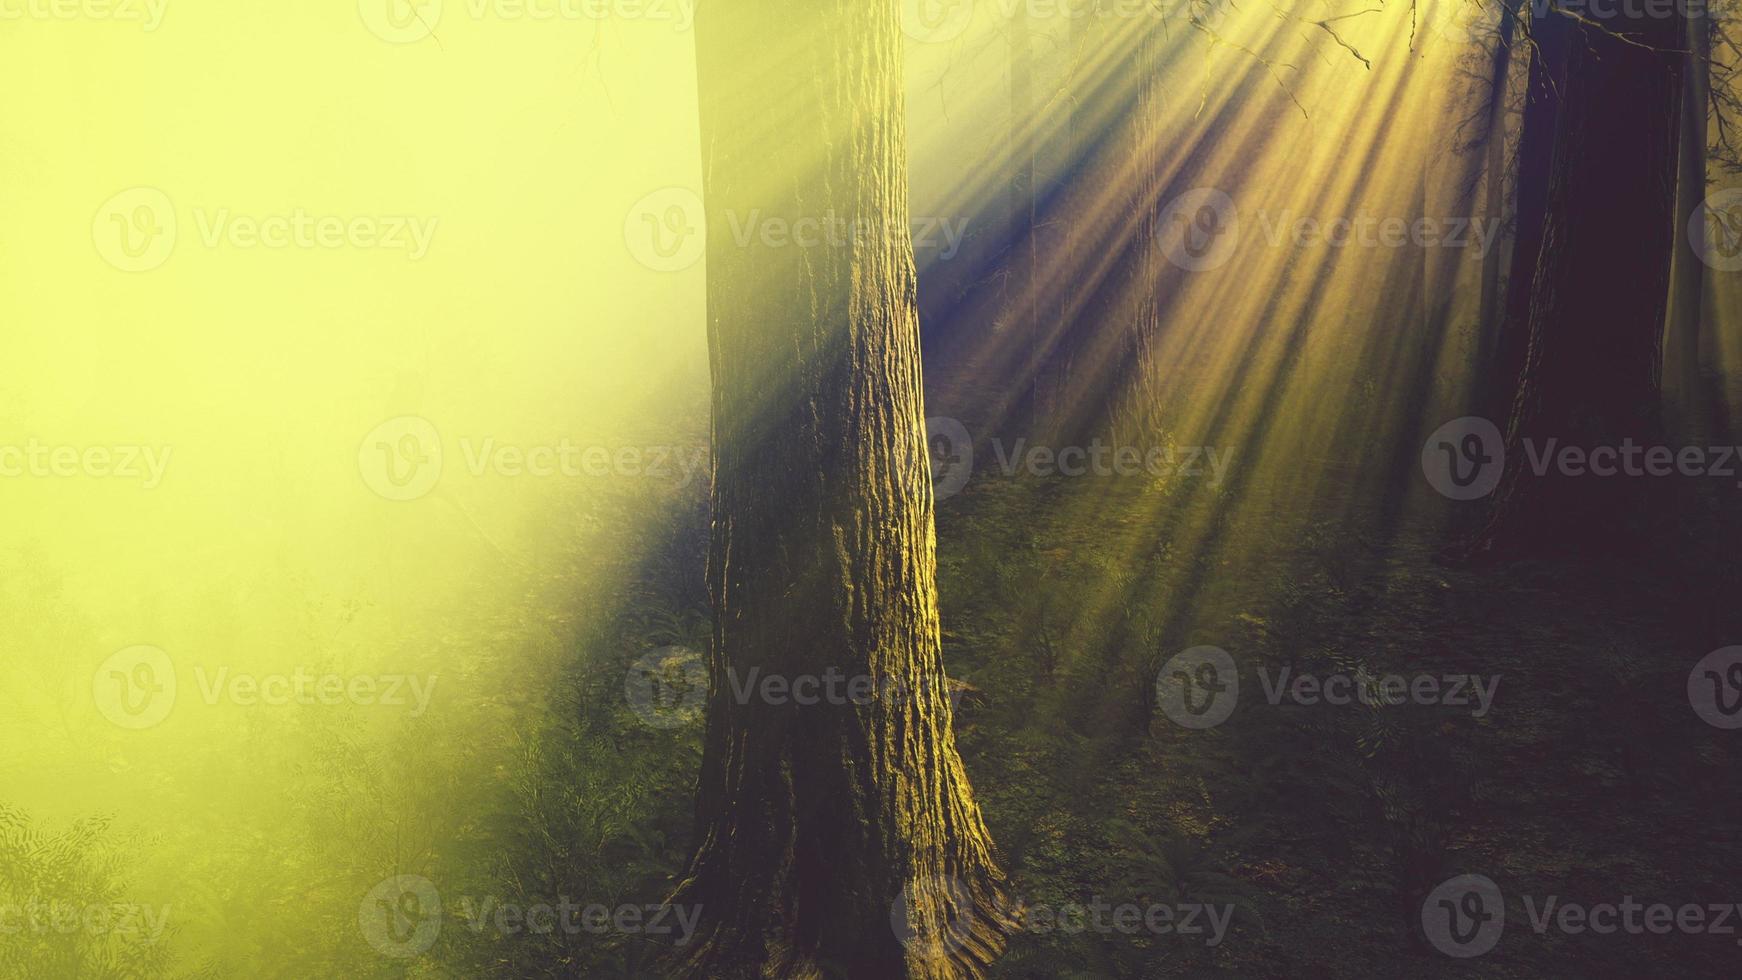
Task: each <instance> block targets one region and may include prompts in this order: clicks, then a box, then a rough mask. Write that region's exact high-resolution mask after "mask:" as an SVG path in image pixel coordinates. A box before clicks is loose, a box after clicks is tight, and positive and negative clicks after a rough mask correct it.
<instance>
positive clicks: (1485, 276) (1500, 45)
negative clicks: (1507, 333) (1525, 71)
mask: <svg viewBox="0 0 1742 980" xmlns="http://www.w3.org/2000/svg"><path fill="white" fill-rule="evenodd" d="M1516 8H1517V4H1516V3H1505V4H1502V5H1501V8H1500V21H1499V23H1498V24H1496V25H1495V34H1494V51H1493V53H1492V55H1491V57H1490V59H1489V63H1488V84H1489V89H1488V105H1487V107H1486V111H1485V112H1484V113H1483V116H1484V123H1483V129H1484V131H1485V132H1484V135H1483V139H1484V140H1485V141H1486V145H1485V146H1484V149H1485V150H1486V151H1487V154H1486V155H1487V161H1486V163H1485V164H1484V166H1483V171H1484V173H1483V183H1484V184H1485V185H1486V187H1485V190H1486V193H1485V196H1486V198H1487V205H1486V207H1485V209H1484V210H1485V212H1486V214H1487V215H1488V218H1489V220H1490V221H1503V220H1505V215H1506V204H1507V201H1506V173H1507V169H1508V168H1507V165H1506V163H1507V161H1506V117H1507V99H1508V96H1509V95H1510V94H1511V91H1512V77H1513V76H1512V66H1513V63H1514V61H1516V60H1517V48H1516V46H1515V45H1514V44H1513V39H1514V38H1515V37H1517V35H1518V18H1519V17H1520V16H1521V12H1520V11H1519V10H1518V9H1516ZM1500 260H1501V250H1500V249H1498V248H1496V249H1491V250H1489V252H1488V254H1487V255H1486V256H1485V257H1484V258H1483V263H1482V311H1481V317H1482V319H1481V321H1480V322H1481V324H1482V328H1483V329H1484V330H1494V329H1496V328H1497V326H1498V321H1499V315H1500V303H1501V298H1502V296H1503V295H1504V294H1503V293H1502V291H1501V290H1502V289H1503V287H1504V286H1505V284H1506V283H1505V277H1504V276H1503V275H1502V274H1501V271H1500Z"/></svg>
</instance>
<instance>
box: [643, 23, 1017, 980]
mask: <svg viewBox="0 0 1742 980" xmlns="http://www.w3.org/2000/svg"><path fill="white" fill-rule="evenodd" d="M695 30H696V48H697V69H698V88H699V90H700V102H701V130H702V133H701V135H702V156H703V168H704V175H703V179H704V194H705V199H706V207H707V222H708V229H707V236H708V252H707V257H708V281H707V299H708V342H709V350H710V357H711V364H712V377H713V432H714V473H713V499H712V507H713V527H712V540H711V546H710V555H709V568H708V583H709V590H710V593H711V597H712V601H713V604H714V635H713V640H712V643H711V645H710V654H709V675H710V677H709V686H708V702H707V704H708V711H707V728H706V733H705V739H706V741H705V745H704V749H703V761H702V772H701V780H700V786H699V788H698V792H697V817H698V821H699V829H700V834H701V838H700V842H699V844H698V848H697V851H696V854H695V855H694V857H693V858H692V859H691V863H690V866H689V868H688V871H687V874H686V877H685V880H684V881H683V882H682V883H681V884H680V885H679V886H678V888H677V890H676V892H675V894H674V896H673V898H672V901H673V902H682V903H697V904H699V905H700V906H701V915H702V927H701V929H700V930H699V934H698V936H697V938H696V940H695V941H694V942H693V943H692V944H691V946H690V948H689V949H688V950H687V951H686V961H685V964H684V966H685V972H686V974H687V975H691V976H705V977H710V978H711V977H739V976H779V977H816V976H821V975H822V974H823V972H824V971H825V970H827V971H829V975H831V976H850V977H867V978H870V977H878V978H882V977H898V978H899V977H938V978H946V977H947V978H954V977H970V976H978V975H980V974H981V973H982V972H983V971H982V968H983V966H984V965H985V964H987V963H990V962H991V961H992V960H993V959H994V958H995V957H996V955H997V954H998V953H999V952H1000V950H1001V949H1002V945H1003V939H1002V936H1003V930H1004V928H1005V927H1007V925H1008V920H1007V918H1006V917H1005V913H1004V911H1003V905H1002V899H1001V896H1000V891H1001V877H1000V874H999V872H998V870H997V868H996V866H995V863H994V855H993V847H992V842H991V840H990V838H989V836H988V834H987V831H986V828H985V825H984V823H983V821H982V819H981V815H980V811H979V809H978V807H977V805H976V804H975V802H974V797H973V794H972V792H971V791H970V789H969V786H968V780H967V776H966V774H965V773H964V771H963V768H962V762H961V759H960V757H959V755H958V754H957V750H956V745H955V739H954V735H953V733H952V729H951V706H950V703H949V700H948V691H947V690H946V689H945V687H944V684H943V661H942V653H941V649H940V639H939V626H938V607H937V593H936V587H935V579H934V576H935V536H934V532H933V523H932V521H933V499H932V494H931V485H930V476H929V463H928V455H927V452H926V446H925V433H924V422H923V419H924V411H923V407H922V403H921V397H922V396H921V384H920V358H919V330H918V322H917V315H916V312H915V296H914V292H915V282H914V276H915V274H914V264H913V250H912V244H911V241H910V237H909V233H908V203H907V180H906V160H905V148H906V147H905V144H906V131H905V123H904V108H903V101H902V83H901V43H902V42H901V34H900V31H899V28H898V26H897V13H896V7H895V4H894V2H893V0H718V2H711V3H706V4H702V5H700V6H699V7H698V10H697V19H696V28H695ZM753 214H754V215H755V216H756V217H757V219H758V220H759V221H760V222H761V223H763V224H762V225H761V226H766V223H767V222H770V221H774V220H785V221H791V222H798V221H799V220H801V219H825V221H827V219H831V218H832V219H834V221H833V222H831V223H829V224H827V225H825V227H834V228H836V229H837V230H839V229H842V228H845V229H853V228H855V227H857V228H859V229H861V230H862V234H859V235H857V236H856V237H848V238H844V239H843V240H841V241H838V242H831V241H827V240H824V241H822V242H820V243H813V244H811V245H810V246H809V247H806V246H805V245H802V244H799V243H787V244H784V245H771V244H768V243H765V241H764V240H763V239H762V238H761V237H760V236H754V235H753V236H752V237H751V239H750V241H749V243H748V244H747V245H741V244H739V242H738V240H737V239H736V238H735V236H734V219H735V220H736V221H737V222H738V223H739V224H743V223H745V222H747V221H748V220H749V219H750V216H751V215H753ZM794 227H795V228H797V227H799V226H798V225H796V224H795V225H794ZM764 677H777V678H780V679H782V680H783V681H784V682H787V683H793V684H795V690H794V694H795V695H796V694H797V693H801V692H800V691H799V689H798V688H797V687H796V684H797V682H798V681H799V679H801V678H812V677H815V678H823V679H824V680H825V686H822V687H819V688H816V689H813V690H811V692H810V694H811V695H812V697H807V698H806V699H805V700H814V699H815V698H814V696H818V695H820V696H821V698H822V701H821V703H809V704H805V703H799V700H800V699H797V698H796V697H795V696H788V697H785V698H782V697H774V698H767V697H763V696H761V695H760V694H754V695H752V696H750V697H748V698H740V697H739V696H738V695H737V693H736V687H737V686H739V685H744V684H746V683H750V684H756V683H758V682H759V681H760V680H761V678H764ZM829 677H839V678H847V679H855V678H870V679H872V680H873V682H874V683H876V684H877V685H879V687H878V691H879V693H877V694H876V695H874V696H871V697H869V698H864V697H863V695H864V693H865V692H864V690H863V689H862V688H858V687H855V686H854V685H853V684H850V683H845V682H842V683H838V684H836V685H834V691H835V695H836V696H835V697H830V696H829V695H828V693H827V692H828V691H829V687H828V686H826V680H827V678H829ZM891 685H893V686H891ZM842 695H845V696H842ZM892 909H898V910H902V911H905V914H906V920H908V921H909V922H911V926H912V928H911V929H910V930H908V934H906V935H902V934H900V933H901V932H902V930H898V929H897V928H895V927H894V925H892V921H891V912H892Z"/></svg>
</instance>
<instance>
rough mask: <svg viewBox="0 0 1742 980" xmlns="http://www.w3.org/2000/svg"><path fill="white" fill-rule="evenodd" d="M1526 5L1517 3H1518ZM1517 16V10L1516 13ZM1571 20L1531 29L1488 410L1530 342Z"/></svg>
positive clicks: (1512, 381)
mask: <svg viewBox="0 0 1742 980" xmlns="http://www.w3.org/2000/svg"><path fill="white" fill-rule="evenodd" d="M1525 6H1526V5H1525V4H1523V3H1522V2H1521V3H1520V4H1519V7H1520V8H1523V7H1525ZM1520 16H1522V12H1521V13H1520ZM1571 41H1572V22H1571V21H1570V20H1568V19H1567V18H1565V17H1561V16H1558V15H1556V14H1554V13H1548V14H1546V15H1544V16H1540V17H1535V18H1533V19H1532V21H1531V29H1530V51H1531V55H1530V75H1529V78H1528V79H1527V82H1526V91H1525V94H1524V111H1523V116H1522V119H1521V121H1520V124H1519V135H1518V151H1517V154H1518V162H1517V165H1516V168H1515V170H1514V174H1515V176H1514V178H1513V183H1514V190H1513V227H1514V232H1513V244H1512V258H1511V260H1510V262H1509V264H1508V272H1507V275H1506V291H1505V305H1504V307H1503V309H1502V310H1501V312H1500V323H1499V334H1498V340H1497V343H1496V345H1495V356H1494V359H1493V362H1492V364H1491V366H1490V368H1489V378H1490V384H1491V389H1490V390H1492V391H1494V392H1496V393H1497V394H1495V395H1494V396H1492V397H1491V398H1489V399H1487V402H1488V404H1490V405H1491V406H1492V408H1491V409H1490V410H1492V411H1495V412H1497V413H1500V414H1504V413H1505V412H1508V411H1510V410H1511V407H1512V404H1513V402H1514V401H1515V400H1516V399H1517V397H1518V383H1519V375H1520V374H1521V373H1522V372H1523V370H1524V352H1525V350H1526V349H1527V348H1528V347H1529V346H1530V296H1531V289H1532V287H1533V286H1534V285H1535V283H1536V268H1537V261H1538V259H1540V258H1541V256H1542V235H1543V224H1544V222H1546V221H1547V220H1548V185H1549V180H1550V179H1551V177H1552V175H1553V166H1554V153H1555V129H1556V121H1557V120H1558V119H1559V117H1560V114H1561V106H1562V103H1563V102H1564V101H1565V99H1566V97H1567V65H1566V62H1567V50H1568V46H1569V45H1570V43H1571Z"/></svg>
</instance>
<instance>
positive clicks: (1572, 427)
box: [1475, 5, 1686, 557]
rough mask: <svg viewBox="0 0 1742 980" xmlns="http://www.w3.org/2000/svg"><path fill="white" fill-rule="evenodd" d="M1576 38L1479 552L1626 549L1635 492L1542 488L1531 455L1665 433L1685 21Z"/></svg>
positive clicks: (1610, 482) (1603, 487)
mask: <svg viewBox="0 0 1742 980" xmlns="http://www.w3.org/2000/svg"><path fill="white" fill-rule="evenodd" d="M1648 9H1650V10H1651V11H1653V12H1657V11H1658V7H1657V5H1649V6H1648ZM1551 16H1552V15H1551ZM1573 32H1574V38H1573V41H1572V44H1571V46H1570V49H1569V54H1568V62H1567V76H1566V83H1565V86H1564V93H1565V98H1564V100H1563V101H1562V102H1561V106H1560V113H1559V118H1558V120H1557V123H1556V127H1555V149H1554V160H1553V166H1552V173H1553V177H1552V178H1551V180H1550V181H1549V184H1548V201H1547V210H1546V216H1545V220H1544V222H1543V232H1542V246H1541V252H1540V256H1539V260H1538V263H1537V270H1536V277H1535V279H1534V281H1533V284H1532V288H1531V293H1530V310H1529V332H1528V336H1527V342H1526V345H1525V349H1524V362H1523V365H1522V369H1521V372H1520V377H1519V386H1518V392H1517V397H1516V399H1515V400H1514V403H1513V407H1512V411H1511V414H1510V417H1509V419H1508V424H1507V432H1506V450H1507V452H1506V465H1505V470H1504V476H1503V478H1502V480H1501V483H1500V485H1499V487H1498V489H1497V490H1496V492H1495V497H1494V505H1493V511H1492V515H1491V518H1490V521H1489V524H1488V526H1487V527H1486V528H1485V530H1484V531H1483V532H1482V535H1481V537H1480V538H1479V539H1478V541H1477V542H1476V546H1475V552H1476V553H1477V554H1481V555H1488V556H1494V557H1502V556H1507V555H1542V554H1565V553H1585V554H1590V553H1613V552H1618V551H1630V550H1632V549H1633V546H1634V545H1636V544H1637V543H1638V541H1637V540H1636V539H1634V538H1633V537H1632V535H1631V534H1630V529H1632V528H1633V526H1634V525H1635V520H1634V518H1635V517H1636V516H1638V513H1637V512H1638V510H1639V508H1637V503H1638V498H1637V497H1636V496H1635V494H1636V493H1637V492H1638V490H1639V489H1640V487H1641V484H1642V481H1641V480H1639V479H1629V478H1627V477H1621V476H1617V477H1607V478H1605V477H1593V476H1590V475H1588V474H1587V475H1584V476H1579V477H1566V476H1559V475H1557V474H1556V472H1555V469H1554V468H1553V467H1550V469H1549V472H1548V474H1547V475H1546V476H1539V475H1537V474H1536V473H1534V472H1532V471H1531V467H1530V460H1529V458H1528V455H1529V454H1528V453H1527V451H1526V449H1527V445H1529V446H1530V447H1531V448H1534V449H1536V450H1537V451H1538V452H1541V451H1543V450H1544V449H1545V447H1546V446H1547V444H1548V441H1549V440H1551V439H1552V440H1558V443H1557V448H1558V447H1575V448H1579V449H1583V450H1585V451H1586V452H1589V450H1590V449H1592V448H1594V447H1597V446H1619V445H1621V444H1622V442H1623V440H1625V439H1628V438H1631V439H1633V440H1635V441H1636V442H1646V443H1649V442H1651V441H1652V439H1653V437H1654V436H1656V434H1657V432H1658V421H1659V414H1660V413H1659V409H1660V404H1659V402H1660V394H1661V384H1660V382H1661V375H1662V342H1663V326H1664V317H1665V308H1666V305H1667V301H1668V295H1669V269H1670V256H1671V253H1672V251H1673V248H1674V245H1673V241H1672V237H1673V236H1674V235H1675V234H1676V233H1677V230H1676V229H1675V227H1674V225H1675V216H1676V215H1675V200H1676V195H1675V189H1676V160H1677V149H1678V136H1679V131H1680V121H1681V115H1680V108H1681V98H1682V75H1683V68H1684V62H1685V58H1686V55H1685V52H1684V51H1683V38H1684V34H1683V19H1682V18H1681V17H1680V16H1679V15H1676V16H1668V17H1662V18H1655V19H1654V18H1649V17H1641V18H1638V19H1629V18H1628V17H1627V16H1626V15H1625V14H1624V13H1621V14H1617V16H1615V17H1612V18H1608V19H1605V20H1602V21H1598V22H1594V23H1579V24H1576V25H1575V26H1574V28H1573Z"/></svg>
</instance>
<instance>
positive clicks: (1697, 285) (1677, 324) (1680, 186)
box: [1664, 17, 1712, 439]
mask: <svg viewBox="0 0 1742 980" xmlns="http://www.w3.org/2000/svg"><path fill="white" fill-rule="evenodd" d="M1711 27H1712V25H1711V22H1710V21H1709V20H1708V19H1707V18H1705V17H1698V18H1694V19H1693V20H1691V21H1690V22H1689V27H1688V41H1689V44H1688V51H1689V57H1688V71H1687V82H1686V89H1685V90H1684V93H1683V96H1682V123H1681V124H1682V135H1681V167H1680V175H1679V177H1678V179H1677V184H1676V236H1675V243H1676V244H1675V265H1674V271H1673V273H1672V276H1671V279H1670V301H1669V325H1668V327H1667V343H1666V344H1665V356H1664V363H1665V369H1666V371H1667V372H1668V382H1669V384H1670V385H1671V386H1672V388H1673V392H1672V394H1673V399H1674V402H1675V403H1676V404H1678V405H1679V406H1680V408H1681V418H1680V422H1681V426H1680V428H1681V429H1682V430H1684V431H1685V432H1686V433H1687V434H1688V435H1689V436H1690V437H1691V438H1694V439H1700V438H1703V437H1704V436H1706V435H1708V434H1709V433H1708V432H1707V429H1708V422H1709V421H1710V419H1709V415H1708V412H1707V407H1708V406H1707V399H1706V397H1705V384H1704V382H1703V381H1702V379H1701V374H1700V333H1701V319H1702V317H1703V314H1704V312H1705V298H1706V264H1705V260H1704V259H1702V258H1701V257H1700V256H1699V254H1698V253H1697V252H1695V251H1694V247H1693V241H1692V239H1691V238H1690V237H1689V234H1690V232H1689V226H1690V224H1692V223H1693V222H1694V221H1695V218H1696V215H1698V213H1699V211H1700V208H1701V205H1702V204H1703V202H1704V201H1705V198H1706V109H1707V105H1708V101H1709V97H1710V92H1709V90H1708V86H1709V85H1710V84H1711V69H1710V66H1709V65H1708V63H1707V62H1708V59H1709V58H1710V57H1711V51H1712V35H1711Z"/></svg>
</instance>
